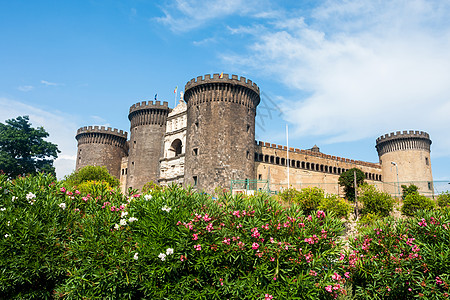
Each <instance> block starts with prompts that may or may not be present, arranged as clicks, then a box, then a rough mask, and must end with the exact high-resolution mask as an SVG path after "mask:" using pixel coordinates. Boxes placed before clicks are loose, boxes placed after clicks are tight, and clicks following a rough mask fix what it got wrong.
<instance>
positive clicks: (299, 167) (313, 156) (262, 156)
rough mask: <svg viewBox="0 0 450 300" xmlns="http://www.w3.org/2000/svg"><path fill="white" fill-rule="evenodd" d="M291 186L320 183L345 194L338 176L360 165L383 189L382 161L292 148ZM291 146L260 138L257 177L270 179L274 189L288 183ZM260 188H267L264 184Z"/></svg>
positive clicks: (257, 153) (372, 181)
mask: <svg viewBox="0 0 450 300" xmlns="http://www.w3.org/2000/svg"><path fill="white" fill-rule="evenodd" d="M289 149H290V151H289V164H290V168H289V186H291V187H293V188H296V189H302V188H305V187H309V186H317V187H320V188H322V189H324V190H325V192H327V193H333V194H339V195H341V196H342V195H343V190H342V187H340V186H339V184H338V180H339V176H340V174H342V173H343V172H345V171H347V170H349V169H352V168H355V167H356V168H358V169H360V170H361V171H363V172H364V173H365V174H366V179H365V181H366V182H367V183H369V184H372V185H375V186H377V187H378V188H379V189H382V182H381V179H382V176H381V173H382V172H381V167H380V166H379V165H378V164H374V163H368V162H363V161H355V160H351V159H346V158H342V157H337V156H332V155H326V154H323V153H320V152H313V151H309V150H300V149H296V148H289ZM287 164H288V162H287V147H286V146H281V145H276V144H270V143H264V142H259V143H258V145H257V146H256V151H255V169H256V174H257V176H258V177H257V178H258V179H261V180H267V179H269V185H270V189H271V190H277V191H280V190H282V189H283V188H287V187H288V180H287ZM259 185H260V186H259V187H258V188H263V187H262V186H261V184H259Z"/></svg>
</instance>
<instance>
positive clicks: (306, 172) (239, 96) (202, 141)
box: [76, 74, 434, 196]
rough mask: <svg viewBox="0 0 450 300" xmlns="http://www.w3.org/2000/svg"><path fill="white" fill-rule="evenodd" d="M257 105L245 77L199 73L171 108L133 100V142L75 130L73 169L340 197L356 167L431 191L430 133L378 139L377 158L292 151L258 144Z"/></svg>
mask: <svg viewBox="0 0 450 300" xmlns="http://www.w3.org/2000/svg"><path fill="white" fill-rule="evenodd" d="M259 103H260V90H259V87H258V86H257V85H256V84H255V83H253V82H252V81H251V80H248V79H246V78H245V77H238V76H237V75H231V76H229V75H228V74H223V75H219V74H213V75H212V76H211V75H205V76H199V77H197V78H194V79H191V80H190V81H188V82H187V83H186V86H185V93H184V99H183V94H181V97H180V102H179V104H178V105H177V106H176V107H174V108H173V109H170V108H169V107H168V103H167V102H163V103H162V104H161V102H160V101H155V102H153V101H148V102H145V101H144V102H139V103H137V104H134V105H132V106H131V107H130V110H129V115H128V119H129V120H130V139H129V140H128V141H127V133H126V132H123V131H122V130H120V131H119V130H117V129H111V128H105V127H98V126H95V127H92V126H89V127H82V128H80V129H78V131H77V134H76V139H77V141H78V155H77V162H76V169H77V170H78V169H79V168H81V167H84V166H87V165H97V166H106V167H107V169H108V171H109V172H110V173H111V174H112V175H113V176H115V177H117V178H119V179H120V184H121V188H122V190H126V189H127V188H133V189H138V190H140V189H142V187H143V186H144V184H145V183H147V182H149V181H153V182H156V183H160V184H162V185H169V184H172V183H176V184H183V185H184V186H193V187H194V188H196V189H197V190H199V191H202V190H204V191H206V192H208V193H211V192H213V191H214V189H215V188H216V187H219V186H220V187H224V188H228V187H230V183H231V181H232V180H242V181H243V183H245V182H246V181H245V180H246V179H258V180H261V181H265V182H266V183H261V184H262V186H261V185H258V184H256V185H253V186H251V188H252V189H259V188H261V189H264V188H265V187H264V185H266V186H268V185H270V189H271V190H281V189H283V188H284V187H287V183H288V182H290V186H292V187H294V188H297V189H301V188H304V187H307V186H318V187H320V188H323V189H324V190H325V192H327V193H335V194H338V195H340V194H341V188H340V187H339V184H338V179H339V176H340V174H342V173H343V172H345V171H347V170H349V169H351V168H354V167H357V168H359V169H361V170H362V171H363V172H364V174H365V177H366V181H367V182H368V183H370V184H373V185H375V186H376V187H377V188H378V189H380V190H384V191H386V192H388V193H390V194H392V195H399V194H400V193H401V187H400V186H401V185H402V184H406V185H409V184H415V185H417V186H418V187H419V192H420V193H421V194H424V195H428V196H432V195H433V194H434V187H433V177H432V172H431V162H430V145H431V140H430V137H429V135H428V133H425V132H422V131H409V132H407V131H403V132H400V131H398V132H396V133H395V134H394V133H391V134H386V135H384V136H381V137H379V138H378V139H377V141H376V149H377V151H378V155H379V163H370V162H364V161H359V160H353V159H348V158H344V157H339V156H333V155H328V154H325V153H322V152H320V149H319V148H318V147H317V146H315V147H313V148H311V149H297V148H289V149H288V148H287V147H286V146H283V145H276V144H271V143H267V142H262V141H259V142H256V141H255V117H256V109H257V107H258V104H259ZM288 155H289V156H288ZM288 166H289V172H287V168H288ZM397 174H398V175H397ZM244 186H247V187H250V186H249V185H245V184H244ZM238 189H239V188H238Z"/></svg>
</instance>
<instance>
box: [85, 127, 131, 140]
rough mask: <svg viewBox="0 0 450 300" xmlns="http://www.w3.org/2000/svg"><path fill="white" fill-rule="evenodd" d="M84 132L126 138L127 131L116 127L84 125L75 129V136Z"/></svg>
mask: <svg viewBox="0 0 450 300" xmlns="http://www.w3.org/2000/svg"><path fill="white" fill-rule="evenodd" d="M84 133H104V134H110V135H115V136H118V137H121V138H124V139H126V138H127V132H126V131H123V130H119V129H117V128H111V127H105V126H84V127H81V128H79V129H78V130H77V136H78V135H80V134H84Z"/></svg>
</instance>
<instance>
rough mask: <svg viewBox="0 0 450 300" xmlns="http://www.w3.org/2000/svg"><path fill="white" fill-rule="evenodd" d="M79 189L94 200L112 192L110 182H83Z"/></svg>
mask: <svg viewBox="0 0 450 300" xmlns="http://www.w3.org/2000/svg"><path fill="white" fill-rule="evenodd" d="M77 189H78V190H79V191H80V192H81V193H83V194H85V195H87V194H89V195H91V196H92V197H94V198H97V197H98V196H103V195H105V194H106V193H107V192H110V191H111V190H112V188H111V186H110V185H109V183H108V182H106V181H95V180H88V181H83V182H82V183H80V184H79V185H78V186H77Z"/></svg>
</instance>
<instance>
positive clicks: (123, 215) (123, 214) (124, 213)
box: [120, 211, 128, 218]
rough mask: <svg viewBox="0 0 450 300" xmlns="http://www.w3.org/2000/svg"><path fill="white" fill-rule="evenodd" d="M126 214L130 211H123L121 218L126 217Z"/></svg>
mask: <svg viewBox="0 0 450 300" xmlns="http://www.w3.org/2000/svg"><path fill="white" fill-rule="evenodd" d="M126 215H128V212H126V211H123V212H122V214H121V215H120V217H121V218H123V217H125V216H126Z"/></svg>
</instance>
